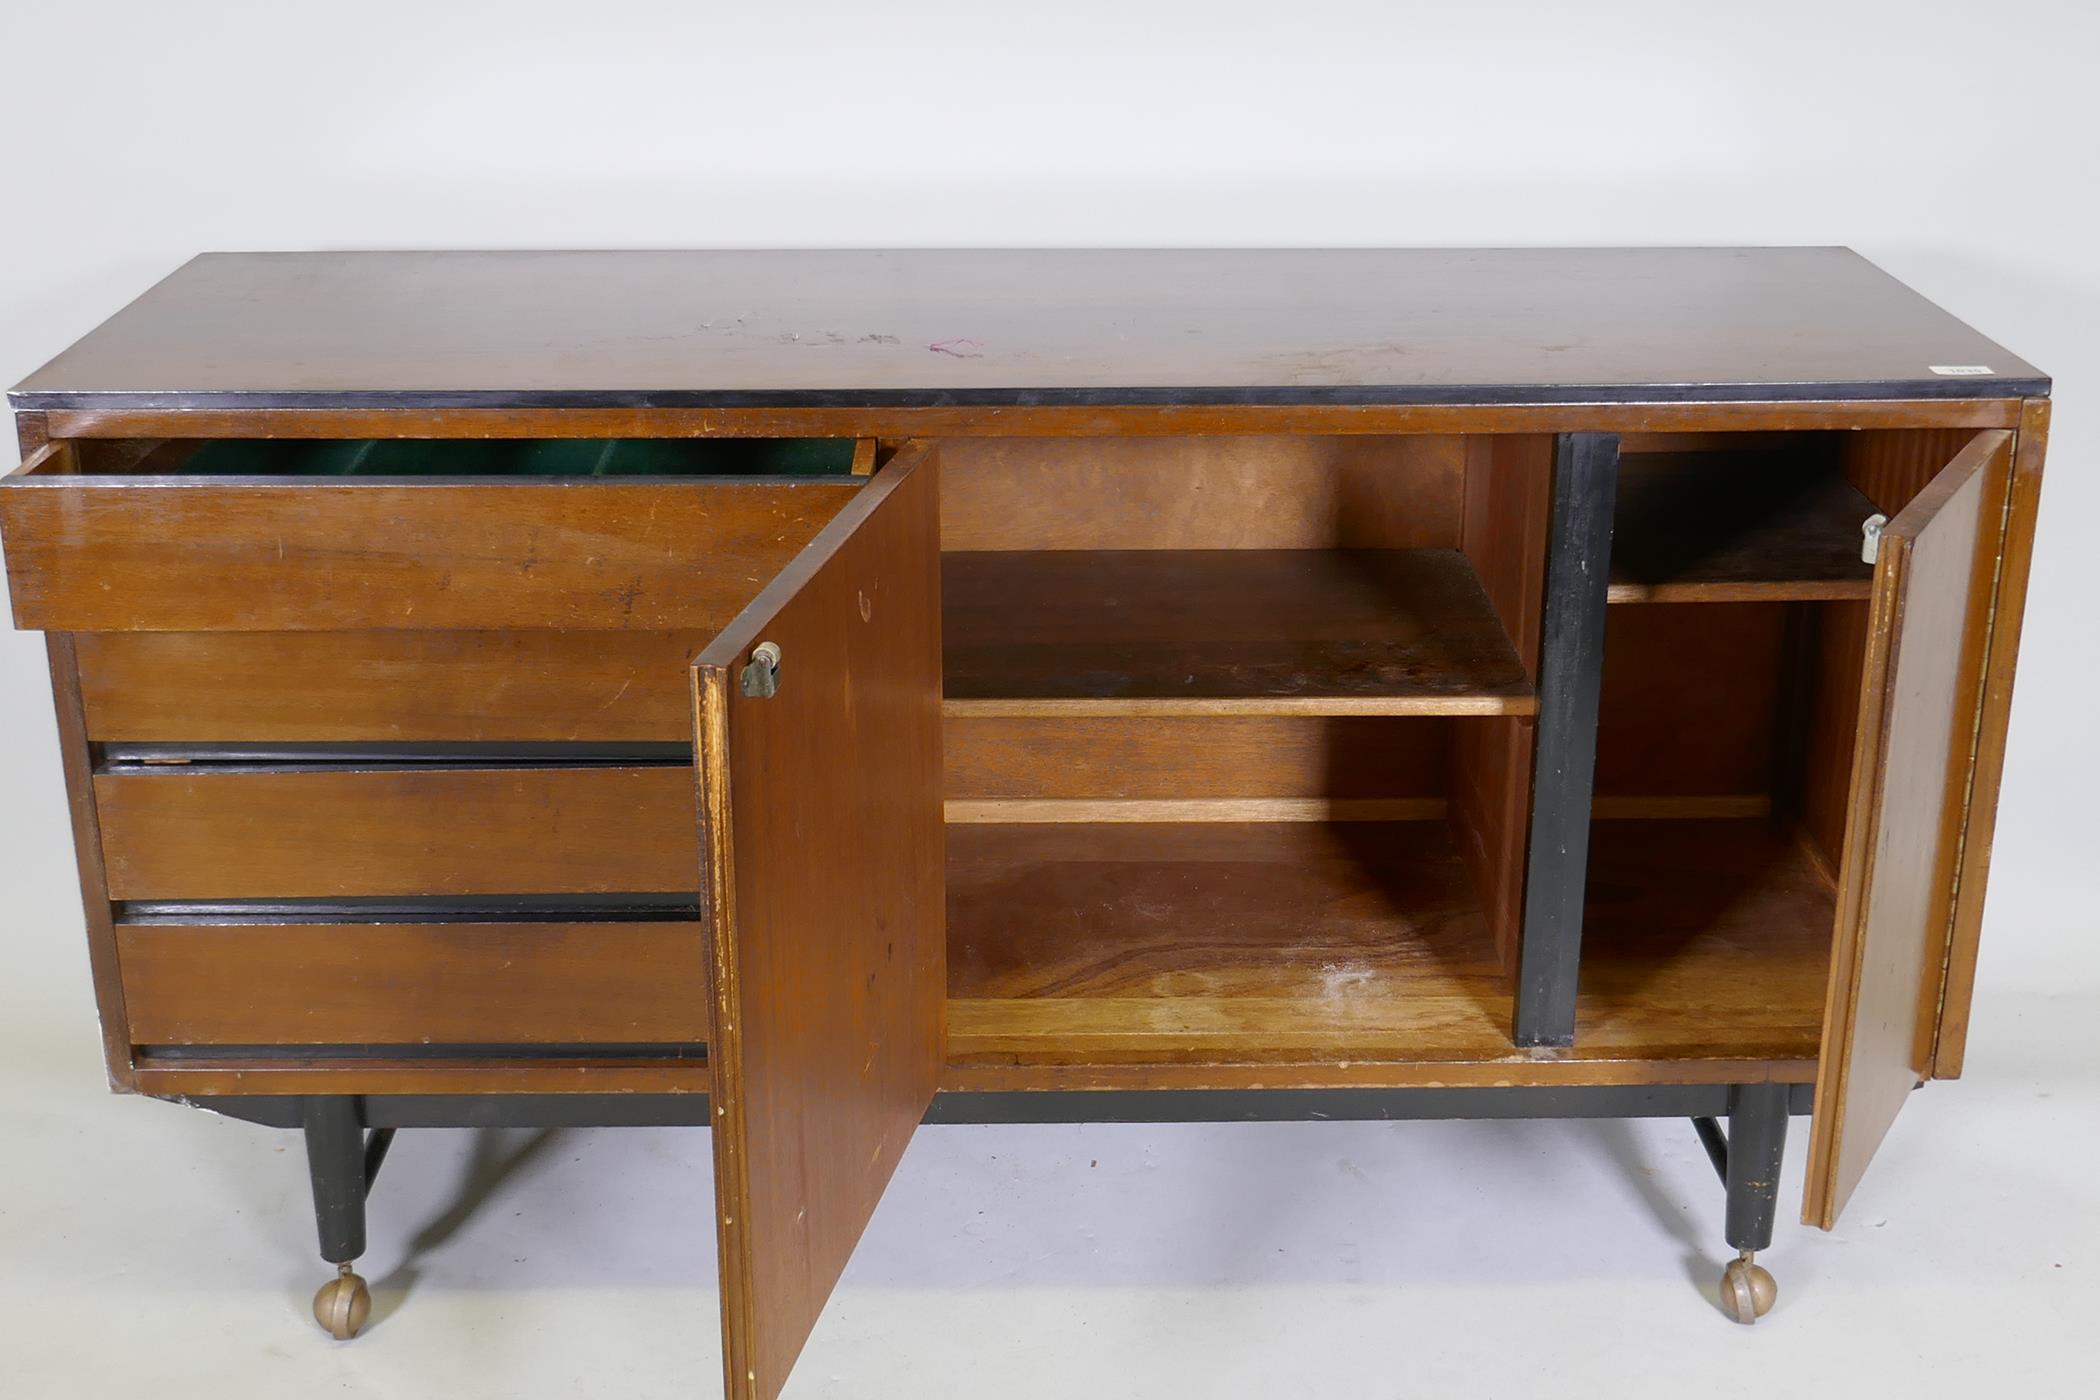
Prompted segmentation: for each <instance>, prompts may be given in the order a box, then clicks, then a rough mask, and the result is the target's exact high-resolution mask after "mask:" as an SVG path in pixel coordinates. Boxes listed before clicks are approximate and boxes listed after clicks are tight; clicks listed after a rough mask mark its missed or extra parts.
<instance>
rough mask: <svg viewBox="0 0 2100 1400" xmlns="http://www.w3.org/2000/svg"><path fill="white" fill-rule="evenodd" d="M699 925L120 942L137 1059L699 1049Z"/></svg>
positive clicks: (184, 936)
mask: <svg viewBox="0 0 2100 1400" xmlns="http://www.w3.org/2000/svg"><path fill="white" fill-rule="evenodd" d="M701 930H702V925H701V924H700V923H699V922H698V921H690V922H685V923H677V922H668V923H645V922H633V923H468V922H459V923H363V924H331V923H237V924H210V923H145V924H125V925H121V926H119V928H118V930H117V950H118V960H119V964H120V966H121V967H122V969H123V971H122V980H123V984H124V1005H125V1009H126V1014H127V1018H128V1020H129V1024H130V1034H131V1039H132V1042H133V1043H134V1044H137V1045H145V1046H156V1045H218V1046H276V1045H360V1046H366V1045H458V1046H470V1045H539V1044H580V1043H588V1044H597V1045H668V1044H697V1043H700V1042H703V1041H705V1040H706V1039H707V1004H708V1003H707V970H706V960H705V955H704V950H703V947H702V943H701Z"/></svg>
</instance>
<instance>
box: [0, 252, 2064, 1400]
mask: <svg viewBox="0 0 2100 1400" xmlns="http://www.w3.org/2000/svg"><path fill="white" fill-rule="evenodd" d="M2048 391H2049V384H2048V380H2047V379H2046V378H2045V377H2044V376H2043V375H2042V374H2041V373H2039V372H2038V371H2037V370H2035V369H2034V368H2033V367H2032V366H2030V365H2028V364H2026V363H2024V362H2023V361H2021V360H2020V359H2018V358H2017V357H2015V356H2014V355H2012V354H2011V353H2009V352H2008V351H2006V350H2005V349H2004V348H2002V347H2001V346H1999V345H1996V344H1994V343H1992V342H1991V341H1989V340H1987V339H1985V338H1983V337H1982V336H1980V335H1978V334H1977V333H1976V332H1974V331H1972V330H1970V329H1969V328H1967V327H1966V326H1964V325H1962V324H1961V323H1960V322H1958V321H1956V320H1955V319H1953V318H1952V317H1950V316H1948V315H1947V314H1945V313H1944V312H1942V311H1940V310H1938V309H1937V308H1935V307H1934V306H1932V305H1931V304H1930V303H1928V302H1926V301H1925V300H1923V299H1922V298H1920V297H1918V296H1917V295H1915V294H1914V293H1912V292H1910V291H1908V290H1907V289H1905V288H1904V287H1902V286H1901V285H1900V284H1898V283H1897V282H1895V281H1894V280H1892V279H1890V278H1889V277H1887V276H1886V275H1885V274H1883V273H1881V272H1880V271H1878V270H1877V269H1875V268H1874V267H1873V266H1871V265H1870V264H1868V263H1867V262H1865V261H1863V260H1862V259H1860V258H1859V257H1857V256H1856V255H1854V254H1852V253H1850V252H1848V251H1846V250H1843V249H1832V248H1783V249H1594V250H1582V251H1566V250H1562V251H1555V250H1521V251H1518V250H1503V251H1452V250H1437V251H1432V250H1412V251H1392V250H1350V251H1295V252H1258V251H1200V252H1199V251H1188V252H1171V251H1148V252H1132V251H1072V252H1028V251H977V252H967V251H952V252H617V253H614V252H495V253H476V252H399V253H313V254H301V253H283V254H268V253H265V254H215V255H209V256H204V257H200V258H197V259H195V260H194V261H192V262H190V263H189V264H187V265H186V266H184V267H183V268H181V269H180V270H179V271H177V272H176V273H174V274H173V275H172V276H170V277H169V278H168V279H167V280H165V281H163V282H161V283H160V284H159V285H158V286H156V287H154V288H153V289H151V290H150V291H148V292H147V293H146V294H145V295H143V296H142V297H140V298H139V299H138V300H137V301H136V302H134V303H132V304H131V305H130V306H129V307H127V308H125V309H124V310H123V311H121V312H119V313H118V314H117V315H116V316H115V317H114V318H113V319H111V320H110V321H108V322H107V323H106V324H104V325H103V326H101V327H100V328H99V329H97V330H95V331H93V332H92V333H91V334H89V335H88V336H87V337H86V338H85V339H83V340H81V341H80V342H79V343H78V344H76V345H75V346H73V348H71V349H70V350H67V351H66V352H65V353H63V354H62V355H60V356H59V357H58V358H56V359H55V360H53V361H51V362H50V363H49V364H48V365H46V366H45V367H44V368H42V369H40V370H38V371H36V372H35V373H34V374H32V375H31V376H30V377H29V378H28V379H27V380H25V381H24V382H23V383H22V384H20V385H19V386H18V387H17V388H16V389H15V390H14V391H13V392H12V395H11V400H12V405H13V408H14V410H15V415H16V422H17V427H18V432H19V435H20V439H21V446H22V453H23V458H24V460H23V464H22V466H21V469H20V470H19V471H17V472H15V473H14V474H13V475H12V476H10V477H8V478H7V479H6V482H5V485H4V487H0V540H4V546H5V555H6V566H7V578H8V585H9V589H10V591H11V594H12V599H13V607H14V620H15V623H16V625H17V626H19V627H23V628H31V629H37V630H41V631H43V632H45V633H47V634H48V638H49V649H50V658H51V672H52V681H53V691H54V695H55V698H56V705H57V718H58V727H59V735H60V739H61V742H62V746H63V752H64V761H65V775H66V783H67V789H68V794H69V797H70V806H71V813H72V820H73V824H74V836H75V841H76V845H77V848H78V854H79V866H80V883H81V890H82V896H83V899H84V902H85V906H86V933H87V939H88V945H89V949H90V952H91V955H92V965H93V971H94V991H95V998H96V1003H97V1007H98V1009H99V1012H100V1017H101V1026H102V1037H103V1043H104V1048H105V1051H106V1054H107V1060H108V1066H109V1074H110V1078H111V1082H112V1084H113V1085H114V1086H115V1088H117V1089H118V1090H120V1091H126V1092H134V1093H142V1094H149V1095H154V1096H158V1097H162V1098H168V1099H179V1100H181V1101H183V1102H186V1103H191V1104H198V1105H203V1106H206V1107H210V1108H213V1109H217V1110H219V1111H221V1112H224V1113H227V1114H232V1115H235V1116H238V1117H241V1118H245V1119H249V1120H252V1121H254V1122H258V1123H263V1124H270V1125H276V1126H279V1127H285V1128H299V1129H301V1130H303V1133H304V1137H305V1143H306V1146H307V1149H308V1162H309V1167H310V1175H311V1179H312V1187H313V1193H314V1200H315V1207H316V1213H317V1217H318V1221H319V1230H320V1237H321V1244H322V1254H323V1257H324V1258H325V1259H327V1260H328V1261H330V1262H331V1263H334V1264H336V1265H338V1266H339V1274H338V1276H337V1277H336V1278H334V1279H332V1280H330V1281H329V1282H328V1283H327V1284H326V1285H325V1286H324V1287H323V1288H322V1290H321V1293H320V1294H319V1296H318V1297H317V1298H316V1303H315V1307H316V1315H317V1317H318V1318H319V1319H320V1320H321V1322H322V1323H323V1325H324V1326H326V1327H327V1328H328V1329H329V1330H330V1331H331V1332H333V1333H334V1335H336V1336H337V1337H339V1338H347V1337H349V1336H350V1335H352V1334H353V1333H355V1332H356V1331H357V1330H358V1328H359V1326H360V1325H361V1324H362V1323H363V1322H364V1320H365V1319H366V1316H367V1310H368V1308H369V1295H368V1290H367V1289H366V1286H365V1284H364V1283H363V1281H362V1280H360V1279H359V1278H358V1277H357V1276H356V1274H355V1273H354V1272H353V1271H352V1268H351V1264H352V1261H354V1260H355V1259H356V1258H357V1257H358V1255H359V1254H360V1253H361V1252H362V1250H363V1247H364V1218H365V1217H364V1209H365V1195H366V1192H367V1190H368V1189H369V1188H370V1187H371V1185H372V1182H373V1178H374V1176H375V1175H376V1174H377V1172H378V1169H379V1165H380V1162H381V1159H382V1158H383V1156H384V1154H385V1151H386V1147H387V1144H388V1143H389V1142H390V1141H391V1137H392V1134H393V1132H394V1131H395V1130H396V1129H399V1128H403V1127H416V1126H421V1125H446V1124H454V1125H457V1124H484V1123H488V1124H496V1123H548V1124H554V1123H601V1124H641V1123H695V1124H697V1123H707V1124H710V1125H711V1126H712V1128H713V1132H712V1143H713V1152H714V1162H715V1193H716V1195H715V1199H716V1203H717V1222H716V1223H717V1228H718V1243H719V1254H720V1270H721V1306H722V1329H723V1357H724V1365H725V1374H726V1378H727V1386H728V1392H729V1393H730V1394H731V1395H734V1396H737V1397H740V1398H743V1400H749V1398H751V1397H756V1400H771V1397H773V1396H774V1395H775V1394H776V1393H778V1392H779V1391H780V1390H781V1388H782V1386H783V1385H784V1384H785V1383H786V1382H787V1379H788V1374H789V1371H790V1369H791V1367H792V1366H793V1364H794V1361H795V1358H796V1356H797V1354H798V1353H799V1351H800V1350H801V1347H802V1345H803V1342H804V1340H805V1338H806V1337H807V1335H808V1333H809V1331H810V1329H811V1328H812V1326H813V1325H814V1324H815V1323H816V1321H817V1318H818V1316H819V1313H820V1312H821V1310H822V1308H823V1306H824V1303H825V1300H826V1297H827V1295H828V1294H829V1291H830V1289H831V1287H832V1284H833V1283H834V1281H835V1280H836V1279H837V1277H838V1274H839V1272H840V1270H841V1269H842V1268H843V1266H844V1264H845V1261H846V1258H847V1256H848V1255H849V1253H850V1252H851V1251H852V1249H853V1248H854V1246H855V1243H856V1241H857V1240H858V1239H859V1237H860V1234H861V1231H862V1228H863V1226H864V1225H865V1223H866V1221H867V1219H868V1216H869V1213H870V1212H871V1211H872V1210H873V1208H874V1206H875V1204H876V1202H877V1200H878V1198H879V1197H880V1196H881V1194H882V1192H883V1189H884V1187H885V1185H886V1183H887V1181H888V1179H889V1177H890V1175H891V1172H892V1170H893V1169H894V1167H895V1166H896V1164H897V1161H898V1158H899V1156H900V1154H901V1153H902V1152H903V1150H904V1147H905V1145H906V1143H907V1142H908V1141H909V1140H910V1137H911V1134H912V1131H913V1129H914V1127H915V1126H916V1125H918V1124H919V1123H921V1122H922V1121H927V1122H931V1121H985V1120H1001V1121H1054V1120H1063V1121H1073V1120H1087V1121H1093V1120H1120V1121H1170V1120H1206V1119H1246V1118H1260V1119H1276V1118H1283V1119H1288V1118H1310V1117H1319V1118H1420V1117H1443V1116H1524V1117H1528V1116H1584V1115H1602V1116H1627V1115H1650V1116H1659V1115H1681V1116H1683V1117H1686V1118H1690V1119H1693V1120H1694V1121H1695V1123H1696V1125H1697V1129H1698V1132H1699V1133H1700V1135H1701V1137H1702V1138H1703V1139H1704V1140H1705V1142H1706V1144H1707V1147H1708V1149H1709V1151H1710V1152H1711V1154H1712V1156H1713V1159H1714V1163H1715V1166H1716V1168H1717V1170H1718V1171H1719V1173H1720V1175H1721V1178H1722V1180H1723V1182H1724V1183H1725V1189H1726V1240H1727V1244H1728V1246H1729V1247H1730V1250H1731V1251H1733V1252H1734V1256H1735V1257H1734V1258H1733V1259H1732V1261H1731V1262H1729V1263H1728V1264H1727V1266H1726V1268H1725V1271H1724V1273H1723V1279H1722V1293H1721V1297H1722V1303H1723V1306H1724V1308H1725V1310H1726V1311H1727V1312H1729V1313H1730V1314H1731V1315H1733V1316H1735V1317H1736V1318H1737V1319H1738V1320H1741V1321H1744V1322H1749V1321H1752V1320H1754V1319H1755V1318H1756V1317H1757V1316H1758V1315H1760V1314H1761V1313H1763V1312H1764V1311H1765V1310H1766V1309H1767V1308H1768V1307H1770V1306H1771V1303H1772V1298H1773V1295H1774V1288H1773V1284H1772V1279H1771V1275H1770V1274H1769V1273H1767V1272H1766V1271H1765V1269H1764V1268H1763V1267H1762V1266H1761V1265H1759V1264H1758V1263H1757V1262H1756V1261H1755V1260H1754V1258H1753V1254H1754V1252H1755V1251H1757V1250H1760V1249H1763V1248H1765V1247H1766V1246H1768V1244H1769V1243H1770V1239H1771V1236H1772V1231H1773V1221H1774V1215H1775V1213H1776V1203H1777V1199H1778V1190H1779V1165H1780V1161H1781V1151H1782V1145H1783V1143H1784V1139H1785V1134H1786V1128H1787V1122H1788V1118H1789V1116H1790V1115H1794V1114H1808V1115H1810V1118H1811V1123H1810V1127H1809V1149H1808V1171H1807V1181H1806V1183H1805V1187H1806V1190H1805V1201H1804V1206H1803V1215H1804V1218H1805V1220H1806V1221H1807V1222H1808V1223H1809V1224H1811V1225H1820V1226H1823V1227H1826V1228H1827V1227H1829V1226H1830V1225H1831V1224H1832V1223H1833V1221H1834V1220H1835V1218H1836V1217H1837V1214H1838V1212H1839V1211H1840V1210H1841V1209H1842V1208H1843V1207H1844V1205H1845V1203H1846V1201H1847V1199H1848V1198H1849V1197H1851V1196H1852V1195H1853V1193H1854V1191H1855V1190H1856V1189H1857V1188H1859V1186H1860V1183H1861V1178H1862V1175H1863V1174H1864V1173H1865V1171H1866V1169H1867V1166H1868V1163H1869V1161H1870V1160H1871V1159H1872V1157H1873V1155H1874V1153H1875V1150H1876V1148H1877V1147H1878V1146H1879V1145H1880V1143H1881V1142H1882V1140H1883V1136H1884V1134H1885V1133H1887V1132H1888V1131H1889V1129H1890V1126H1891V1124H1892V1123H1893V1121H1894V1120H1895V1118H1896V1116H1897V1114H1898V1111H1899V1110H1900V1109H1901V1107H1902V1105H1903V1103H1904V1101H1905V1099H1906V1098H1907V1097H1908V1095H1909V1094H1910V1092H1911V1091H1912V1089H1913V1088H1914V1087H1916V1086H1917V1085H1918V1084H1919V1083H1921V1082H1922V1081H1925V1080H1930V1079H1939V1078H1949V1077H1952V1076H1954V1075H1957V1074H1958V1073H1959V1072H1960V1070H1961V1064H1962V1053H1963V1046H1964V1042H1965V1039H1966V1036H1967V1031H1968V1021H1969V1003H1970V993H1971V988H1972V983H1973V977H1974V970H1975V966H1976V949H1977V934H1978V927H1979V923H1980V917H1981V910H1982V905H1983V895H1984V882H1985V876H1986V874H1987V872H1988V868H1989V861H1990V849H1991V832H1992V817H1993V810H1994V804H1995V800H1996V793H1997V787H1998V778H1999V769H2000V764H2001V761H2002V755H2003V751H2004V739H2005V729H2006V717H2007V709H2008V705H2009V703H2010V696H2011V688H2012V677H2013V662H2014V655H2015V652H2016V649H2017V645H2018V640H2019V631H2020V616H2021V609H2022V603H2023V599H2024V594H2025V590H2026V582H2027V573H2028V558H2029V551H2030V547H2031V541H2032V539H2033V533H2034V524H2035V512H2036V508H2037V500H2038V495H2039V490H2040V482H2041V471H2042V455H2043V443H2044V438H2045V436H2046V433H2047V426H2048V417H2049V401H2048V398H2047V395H2048ZM1219 1228H1220V1229H1230V1228H1231V1223H1230V1222H1229V1221H1220V1222H1219Z"/></svg>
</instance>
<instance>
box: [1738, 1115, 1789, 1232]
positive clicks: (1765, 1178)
mask: <svg viewBox="0 0 2100 1400" xmlns="http://www.w3.org/2000/svg"><path fill="white" fill-rule="evenodd" d="M1786 1116H1787V1086H1786V1085H1784V1084H1738V1085H1736V1086H1735V1088H1734V1089H1733V1090H1731V1091H1730V1093H1729V1096H1728V1171H1727V1181H1728V1220H1727V1226H1726V1233H1727V1238H1728V1243H1729V1245H1730V1246H1731V1247H1733V1248H1735V1249H1748V1250H1759V1249H1765V1248H1767V1247H1769V1246H1770V1245H1771V1243H1772V1221H1773V1219H1774V1218H1775V1217H1776V1216H1777V1214H1778V1210H1779V1163H1780V1158H1781V1156H1782V1155H1783V1154H1784V1153H1785V1151H1786Z"/></svg>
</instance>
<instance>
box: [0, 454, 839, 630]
mask: <svg viewBox="0 0 2100 1400" xmlns="http://www.w3.org/2000/svg"><path fill="white" fill-rule="evenodd" d="M859 489H860V488H859V487H858V486H855V485H852V484H849V483H844V482H832V481H815V480H811V481H776V482H765V483H738V482H727V481H709V482H699V483H691V484H688V483H678V484H674V485H661V484H656V483H652V482H647V481H643V480H641V479H636V480H634V481H625V482H600V481H592V480H588V479H576V480H568V479H563V478H558V477H543V478H536V479H533V480H531V481H521V480H512V481H489V482H477V483H474V484H470V485H449V484H445V483H444V482H443V481H442V480H441V479H438V478H432V479H431V480H429V481H422V482H413V483H408V484H400V485H387V484H382V483H381V482H378V481H369V482H350V481H349V480H348V479H347V478H346V479H343V480H341V481H333V482H330V481H323V480H319V479H315V480H298V481H294V479H291V478H287V479H285V480H283V481H271V482H268V483H265V484H256V483H254V482H253V481H243V480H242V479H239V478H228V479H225V480H213V479H211V478H207V477H164V478H154V479H146V478H137V479H134V478H97V477H89V476H67V475H48V476H37V477H31V478H26V479H23V480H21V481H19V482H17V483H14V484H11V485H9V486H8V487H6V488H5V489H0V538H4V539H5V542H6V545H7V578H8V587H9V590H10V592H11V593H12V595H13V599H14V610H15V625H16V626H18V627H24V628H39V629H43V630H46V631H80V632H129V631H148V632H205V631H246V632H277V631H299V630H320V631H357V630H361V629H369V628H434V629H439V630H453V631H456V630H474V629H484V628H508V627H532V628H570V629H593V630H613V631H627V630H635V631H667V630H677V629H698V630H706V631H712V630H713V629H715V628H717V627H720V626H721V625H722V624H723V623H724V622H726V621H727V620H728V619H729V618H731V617H733V616H735V615H736V612H737V610H738V609H739V608H741V607H743V606H744V604H746V603H748V602H749V601H750V600H751V598H752V597H753V596H754V595H755V594H756V593H757V592H758V590H759V588H760V587H761V586H762V585H763V584H764V583H765V582H766V580H768V579H770V578H771V577H772V576H773V575H774V574H775V573H777V572H778V571H779V570H780V568H781V566H782V565H784V564H785V563H786V562H787V561H788V560H789V559H791V558H793V557H794V555H795V553H796V552H797V551H798V550H800V549H801V548H802V546H804V545H805V544H807V543H808V542H809V540H810V539H811V537H813V536H814V535H815V534H816V533H817V531H818V530H819V529H820V528H821V527H822V526H823V524H824V522H825V521H826V520H829V519H830V518H831V517H832V516H833V515H834V514H835V513H836V512H837V511H838V509H839V507H840V506H842V505H844V504H845V503H846V502H847V501H849V500H851V499H852V497H853V493H854V492H855V491H857V490H859ZM700 559H705V560H706V561H707V567H705V568H697V567H695V561H696V560H700Z"/></svg>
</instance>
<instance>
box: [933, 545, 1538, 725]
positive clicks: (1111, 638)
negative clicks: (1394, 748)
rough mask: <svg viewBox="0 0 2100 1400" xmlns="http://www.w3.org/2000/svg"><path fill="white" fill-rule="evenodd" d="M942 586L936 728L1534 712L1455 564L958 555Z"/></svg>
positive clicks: (1327, 556) (1362, 557)
mask: <svg viewBox="0 0 2100 1400" xmlns="http://www.w3.org/2000/svg"><path fill="white" fill-rule="evenodd" d="M941 579H942V584H941V586H942V591H943V607H942V618H943V627H944V649H945V656H946V671H947V697H948V699H947V707H946V708H947V711H948V713H950V714H953V715H1080V714H1093V715H1106V714H1129V715H1166V714H1210V713H1215V714H1314V715H1321V714H1332V715H1342V714H1391V715H1421V714H1436V715H1453V714H1532V713H1535V712H1536V711H1537V709H1538V698H1537V695H1536V693H1535V692H1534V691H1533V689H1532V686H1531V683H1530V680H1529V678H1528V677H1527V676H1526V674H1525V670H1524V665H1523V663H1522V662H1521V661H1520V660H1518V658H1517V654H1516V651H1515V649H1514V648H1513V647H1512V646H1511V644H1510V640H1509V636H1508V634H1507V633H1506V632H1505V631H1504V630H1503V628H1502V624H1501V622H1500V621H1499V620H1498V619H1497V618H1496V615H1495V611H1494V607H1493V605H1492V604H1490V603H1489V601H1488V597H1487V594H1486V593H1485V591H1483V589H1482V588H1481V585H1480V580H1479V579H1478V578H1477V577H1476V576H1475V574H1474V573H1473V570H1472V566H1471V565H1469V564H1468V563H1467V562H1466V558H1465V556H1464V555H1463V554H1460V553H1459V552H1457V551H1456V550H1446V549H1391V550H1325V549H1231V550H1225V549H1218V550H1105V551H1098V550H1037V551H1015V552H975V553H959V554H948V555H944V556H943V558H942V570H941Z"/></svg>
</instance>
